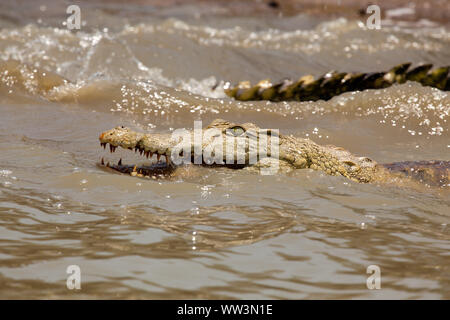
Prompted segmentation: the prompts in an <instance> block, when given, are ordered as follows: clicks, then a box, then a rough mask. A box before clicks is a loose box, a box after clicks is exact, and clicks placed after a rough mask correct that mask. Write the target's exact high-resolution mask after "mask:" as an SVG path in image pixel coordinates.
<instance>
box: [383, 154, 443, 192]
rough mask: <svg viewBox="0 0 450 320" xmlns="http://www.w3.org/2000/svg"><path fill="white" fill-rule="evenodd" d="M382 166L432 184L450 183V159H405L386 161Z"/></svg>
mask: <svg viewBox="0 0 450 320" xmlns="http://www.w3.org/2000/svg"><path fill="white" fill-rule="evenodd" d="M381 166H383V167H385V168H386V169H388V170H389V171H392V172H399V173H402V174H404V175H406V176H408V177H411V178H412V179H414V180H417V181H419V182H421V183H425V184H428V185H430V186H435V187H445V186H449V183H450V161H441V160H429V161H403V162H393V163H384V164H381Z"/></svg>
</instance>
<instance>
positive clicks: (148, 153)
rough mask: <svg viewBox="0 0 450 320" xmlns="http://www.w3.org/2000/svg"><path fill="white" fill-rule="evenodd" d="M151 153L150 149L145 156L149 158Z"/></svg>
mask: <svg viewBox="0 0 450 320" xmlns="http://www.w3.org/2000/svg"><path fill="white" fill-rule="evenodd" d="M149 155H150V151H145V156H146V157H147V159H148V156H149Z"/></svg>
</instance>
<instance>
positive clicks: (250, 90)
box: [224, 63, 450, 101]
mask: <svg viewBox="0 0 450 320" xmlns="http://www.w3.org/2000/svg"><path fill="white" fill-rule="evenodd" d="M410 66H411V63H403V64H400V65H397V66H395V67H393V68H392V69H390V70H388V71H386V72H371V73H345V72H336V71H330V72H327V73H326V74H324V75H322V76H320V77H318V78H317V79H315V78H314V77H313V76H312V75H305V76H303V77H301V78H300V79H298V80H297V81H292V80H289V79H285V80H283V81H281V82H279V83H276V84H272V83H271V82H270V80H268V79H265V80H262V81H260V82H258V83H257V84H256V85H254V86H252V85H251V83H250V82H249V81H241V82H239V83H238V84H237V85H236V86H230V84H229V83H226V85H225V87H224V91H225V93H226V94H227V95H228V96H230V97H232V98H235V99H236V100H241V101H250V100H270V101H317V100H329V99H331V98H332V97H334V96H337V95H340V94H341V93H344V92H349V91H362V90H366V89H382V88H387V87H390V86H392V85H393V84H396V83H398V84H401V83H405V82H406V81H415V82H419V83H421V84H422V85H424V86H431V87H435V88H438V89H440V90H443V91H450V78H449V77H448V73H449V70H450V66H447V67H441V68H436V69H432V68H433V65H432V64H422V65H419V66H417V67H415V68H413V69H411V70H409V67H410ZM408 70H409V71H408Z"/></svg>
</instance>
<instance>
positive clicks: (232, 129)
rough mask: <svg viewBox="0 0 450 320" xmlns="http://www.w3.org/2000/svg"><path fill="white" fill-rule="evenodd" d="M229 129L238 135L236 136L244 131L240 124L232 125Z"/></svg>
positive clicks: (234, 134)
mask: <svg viewBox="0 0 450 320" xmlns="http://www.w3.org/2000/svg"><path fill="white" fill-rule="evenodd" d="M229 130H230V131H231V133H232V134H233V136H235V137H238V136H240V135H242V134H244V132H245V129H244V128H242V127H241V126H234V127H232V128H230V129H229Z"/></svg>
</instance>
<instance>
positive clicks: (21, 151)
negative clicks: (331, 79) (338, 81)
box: [0, 2, 450, 299]
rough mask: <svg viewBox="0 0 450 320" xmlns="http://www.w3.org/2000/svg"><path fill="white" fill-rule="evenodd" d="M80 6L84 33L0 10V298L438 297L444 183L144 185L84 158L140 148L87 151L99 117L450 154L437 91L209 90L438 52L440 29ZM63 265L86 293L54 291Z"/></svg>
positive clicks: (445, 283) (446, 280)
mask: <svg viewBox="0 0 450 320" xmlns="http://www.w3.org/2000/svg"><path fill="white" fill-rule="evenodd" d="M83 5H84V6H85V7H83ZM83 5H82V6H81V10H82V12H84V13H85V15H84V16H83V17H84V18H83V19H84V20H85V21H86V22H87V23H86V24H85V26H83V27H82V28H81V30H80V31H77V32H74V31H72V32H71V31H68V30H66V29H65V28H64V26H62V25H61V21H63V19H65V17H66V15H65V13H64V10H65V7H64V6H62V5H55V6H49V5H48V2H47V6H44V5H41V6H37V7H36V8H34V7H33V8H28V9H27V10H28V11H26V10H25V9H24V8H22V7H19V8H18V9H17V8H16V9H17V10H15V11H14V10H12V9H11V7H8V9H11V11H9V12H8V11H6V13H4V14H3V13H2V16H0V27H1V29H0V59H1V60H0V71H1V79H0V111H1V116H0V298H3V299H13V298H32V299H35V298H37V299H48V298H50V299H51V298H62V299H68V298H75V299H78V298H88V299H93V298H98V299H102V298H123V299H132V298H160V299H179V298H205V299H210V298H211V299H212V298H233V299H234V298H237V299H244V298H249V299H262V298H275V299H279V298H283V299H304V298H305V299H310V298H336V299H346V298H354V299H359V298H369V299H372V298H373V299H379V298H387V299H390V298H396V299H398V298H400V299H418V298H425V299H428V298H437V299H448V298H450V291H449V285H450V267H449V263H450V258H449V249H450V234H449V227H448V224H449V223H450V210H449V208H450V201H449V193H448V186H444V187H442V188H441V189H437V190H436V189H433V188H429V187H427V186H423V188H422V189H420V190H410V189H405V188H399V187H397V186H396V185H395V184H393V185H369V184H357V183H354V182H351V181H348V180H346V179H344V178H341V177H331V176H327V175H324V174H322V173H320V172H316V171H311V170H301V171H298V172H296V173H294V174H291V175H273V176H261V175H255V174H250V173H244V172H242V171H239V170H229V169H211V168H198V169H197V170H196V172H195V174H193V175H192V176H186V177H179V178H178V179H175V180H171V181H158V180H156V181H153V180H144V179H137V178H133V177H130V176H125V175H120V174H112V173H110V172H107V171H105V170H103V169H101V168H99V167H98V166H97V164H98V162H99V160H100V158H101V157H102V156H104V157H105V159H108V160H110V161H117V160H118V159H119V157H123V159H124V161H125V160H126V161H128V162H133V161H136V159H139V158H136V156H135V155H134V153H130V152H127V151H125V150H118V151H117V152H116V153H115V154H113V155H110V154H109V153H107V152H105V151H104V150H103V149H102V148H100V146H99V142H98V135H99V133H100V132H102V131H104V130H106V129H110V128H111V127H114V126H117V125H126V126H130V127H131V128H133V129H136V130H140V131H145V132H170V131H171V130H174V129H176V128H182V127H186V128H192V127H193V121H194V120H202V121H203V123H204V124H207V123H208V122H209V121H211V120H213V119H215V118H224V119H227V120H232V121H235V122H254V123H256V124H258V125H259V126H260V127H262V128H275V129H279V130H280V132H281V133H289V134H293V135H295V136H298V137H309V138H311V139H312V140H314V141H316V142H317V143H320V144H335V145H338V146H342V147H344V148H346V149H348V150H350V151H351V152H353V153H355V154H359V155H364V156H368V157H370V158H373V159H375V160H376V161H378V162H380V163H383V162H393V161H403V160H408V161H414V160H432V159H438V160H450V157H449V155H450V152H449V151H450V140H449V126H448V121H449V112H450V95H449V94H448V93H446V92H442V91H439V90H438V89H433V88H428V87H422V86H421V85H419V84H415V83H406V84H403V85H397V86H394V87H391V88H387V89H383V90H367V91H364V92H356V93H347V94H344V95H341V96H339V97H336V98H333V99H332V100H330V101H326V102H324V101H317V102H301V103H299V102H289V103H283V102H281V103H270V102H236V101H233V100H232V99H229V98H227V97H226V96H225V94H224V92H223V90H222V89H221V87H220V86H219V87H218V89H215V90H212V89H211V88H212V87H213V86H214V85H215V84H216V83H218V82H220V81H231V82H233V83H235V82H237V81H239V80H251V81H257V80H260V79H264V78H271V79H272V80H274V81H277V80H281V79H283V78H285V77H290V78H297V77H299V76H300V75H304V74H306V73H312V74H314V75H316V76H318V75H320V74H323V73H325V72H327V71H329V70H332V69H334V70H339V71H376V70H385V69H388V68H390V67H392V66H393V65H395V64H398V63H402V62H405V61H411V62H413V63H414V64H418V63H422V62H426V63H433V64H435V65H436V66H444V65H448V64H449V63H450V33H449V30H448V28H446V27H444V26H441V25H439V24H436V23H432V22H429V21H428V22H426V21H425V22H424V21H419V22H414V23H412V22H411V23H406V24H405V23H403V24H398V23H394V22H390V23H386V24H383V27H382V29H381V30H367V29H366V28H365V27H364V25H363V24H362V23H361V22H358V21H353V20H346V19H320V18H319V17H310V16H306V15H301V14H300V15H296V16H291V17H277V18H274V17H238V16H236V17H233V18H229V17H227V18H225V17H214V16H213V15H209V16H207V17H205V16H203V18H198V16H197V15H196V13H195V10H194V9H193V8H192V7H190V6H188V7H185V8H182V9H177V8H168V9H164V10H162V9H161V10H157V11H155V10H148V11H139V10H135V11H133V8H134V7H133V6H130V7H127V8H128V9H127V10H128V11H127V13H126V14H124V13H123V11H121V10H119V9H120V8H119V7H114V6H112V5H111V6H106V4H103V7H102V5H96V6H93V7H89V4H88V3H85V4H83ZM61 8H62V9H61ZM60 9H61V10H62V12H61V11H58V10H60ZM83 10H84V11H83ZM25 11H26V13H27V15H26V17H25V18H21V15H20V14H18V13H20V12H25ZM64 79H66V80H67V81H64ZM69 265H78V266H79V267H80V269H81V287H82V288H81V290H75V291H71V290H68V289H67V287H66V279H67V277H68V274H67V273H66V269H67V267H68V266H69ZM369 265H377V266H379V267H380V269H381V289H380V290H368V289H367V287H366V280H367V277H368V276H369V274H367V273H366V269H367V267H368V266H369Z"/></svg>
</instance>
